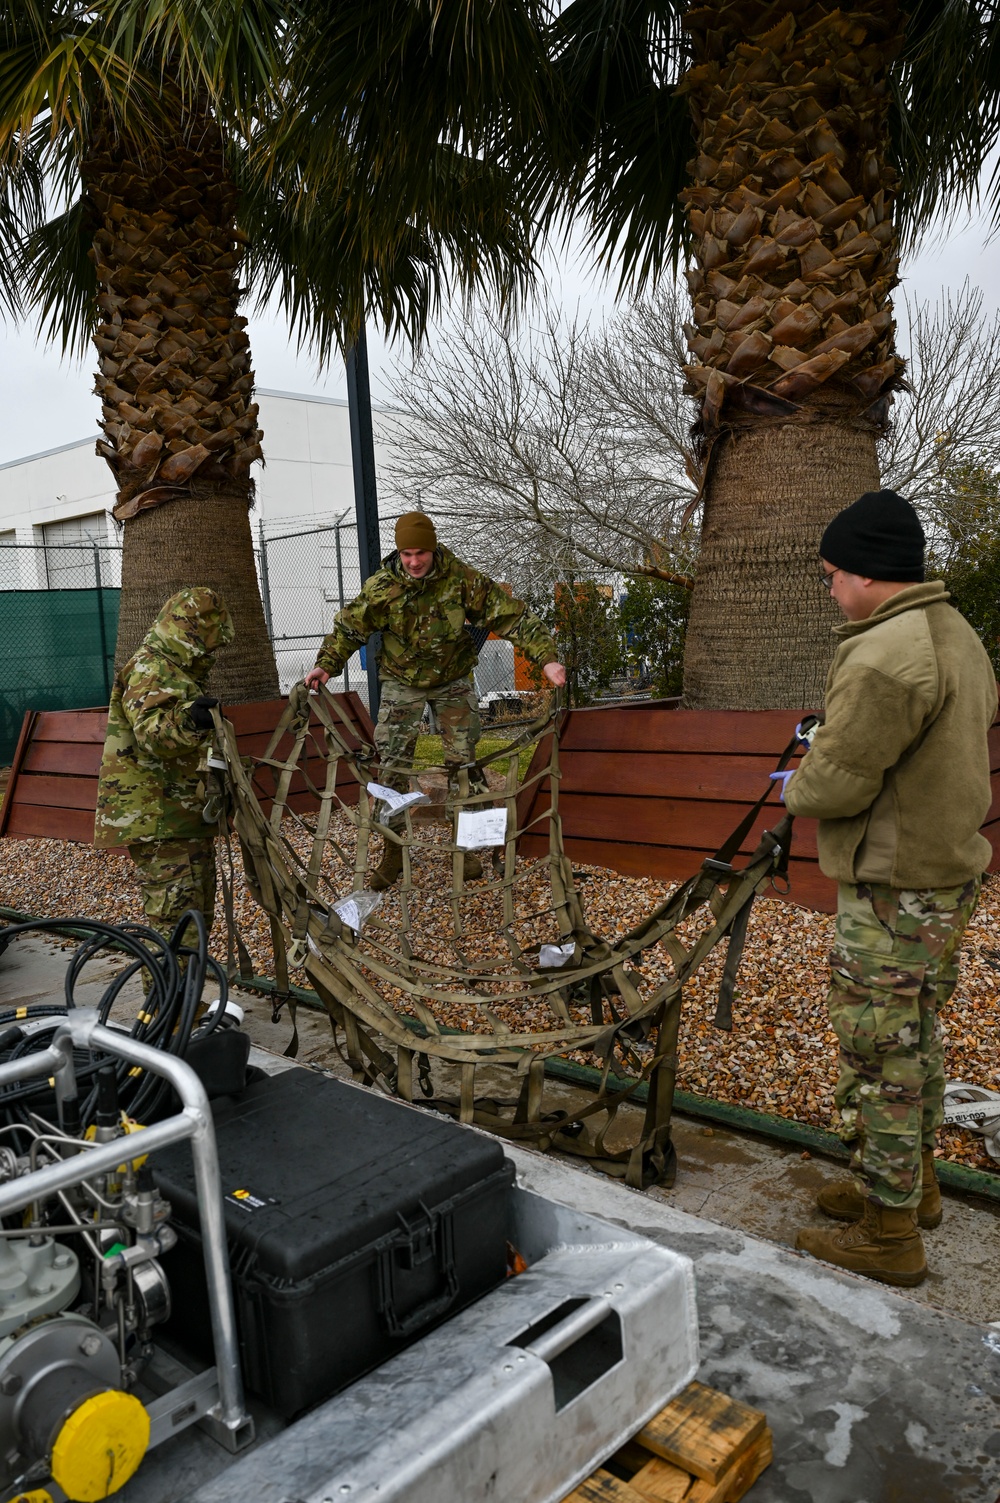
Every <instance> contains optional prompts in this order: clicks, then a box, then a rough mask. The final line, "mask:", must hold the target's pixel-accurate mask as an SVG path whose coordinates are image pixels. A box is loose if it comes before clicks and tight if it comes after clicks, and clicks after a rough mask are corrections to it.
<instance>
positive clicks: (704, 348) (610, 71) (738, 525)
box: [534, 0, 1000, 709]
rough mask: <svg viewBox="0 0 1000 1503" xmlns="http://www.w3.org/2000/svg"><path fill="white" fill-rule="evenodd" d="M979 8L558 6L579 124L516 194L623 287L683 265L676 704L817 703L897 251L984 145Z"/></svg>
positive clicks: (898, 366) (883, 412)
mask: <svg viewBox="0 0 1000 1503" xmlns="http://www.w3.org/2000/svg"><path fill="white" fill-rule="evenodd" d="M994 10H995V8H994V7H992V6H989V5H986V4H976V3H973V0H967V3H957V0H914V3H912V4H910V5H909V6H908V7H907V8H906V9H905V10H904V9H903V8H902V7H901V6H900V5H898V4H897V3H895V0H881V3H880V4H879V5H877V6H876V5H859V4H857V3H855V4H853V5H852V4H846V5H838V4H837V3H836V0H784V3H775V4H771V3H768V0H729V3H726V0H722V3H718V4H701V5H693V6H684V5H682V4H679V3H670V0H667V3H659V4H652V3H651V4H646V5H643V4H635V3H633V0H571V3H570V4H569V5H568V6H567V7H566V8H565V10H563V11H562V13H561V15H560V16H559V17H558V18H557V20H556V21H555V23H554V25H553V28H552V32H551V36H550V48H551V54H552V57H553V61H554V67H555V70H556V72H557V74H558V75H559V77H560V79H561V83H562V87H563V89H564V91H565V94H566V96H567V97H568V98H569V99H570V100H572V101H573V109H572V110H566V111H564V112H563V113H562V115H561V117H560V118H561V120H562V122H563V128H562V130H561V131H560V133H559V134H558V135H557V136H556V137H555V140H554V144H553V146H552V149H551V151H550V153H549V157H548V159H547V161H546V162H545V163H544V164H543V165H542V166H539V165H537V163H536V165H535V168H534V171H535V176H536V179H538V178H540V177H541V178H544V177H546V176H547V187H548V191H549V193H550V196H551V199H552V200H555V199H556V198H558V197H559V196H560V195H565V194H566V192H567V185H568V191H569V193H570V194H571V196H572V198H573V200H574V201H575V202H576V203H578V204H580V205H582V206H583V208H584V209H585V210H586V212H587V213H588V215H589V216H590V222H591V227H592V235H593V243H594V246H595V248H596V250H597V251H598V253H599V254H600V255H601V257H602V258H603V259H604V261H605V262H606V264H608V265H609V266H615V267H617V268H618V270H619V272H620V275H621V278H622V281H623V283H629V284H631V285H632V286H636V285H639V286H641V285H642V284H643V283H644V282H645V281H647V280H649V279H650V278H652V277H655V276H656V275H657V274H659V273H660V272H661V271H662V270H663V269H664V268H665V267H667V266H668V265H670V264H671V262H673V263H674V264H676V260H677V258H678V256H679V254H680V253H681V250H682V248H683V249H686V251H687V253H688V257H689V270H688V273H687V279H688V284H689V287H690V291H691V295H692V303H693V314H692V318H691V322H690V324H689V326H688V330H687V333H688V343H689V349H690V363H689V364H688V365H687V367H686V371H687V375H688V380H689V389H690V391H691V393H692V395H693V396H694V397H695V400H696V414H697V437H698V441H699V445H700V459H701V466H700V475H699V477H698V478H699V480H700V487H701V490H700V494H701V499H702V502H703V521H702V538H701V553H700V558H699V565H698V571H697V578H696V584H695V590H694V596H693V601H692V609H691V618H690V624H689V627H688V637H687V655H686V660H685V677H684V685H685V700H686V703H688V704H689V705H691V706H692V707H696V708H731V709H755V708H778V707H782V706H791V707H800V706H803V705H810V704H818V703H819V702H820V700H821V698H822V691H823V681H824V675H825V670H826V667H827V664H828V662H829V658H830V653H831V642H830V635H829V628H830V625H831V624H832V622H833V619H834V617H833V615H832V613H831V607H830V604H829V602H828V601H827V599H826V598H825V595H824V592H823V591H822V590H821V589H820V588H819V586H818V584H817V581H816V578H815V575H816V570H817V567H818V560H817V554H816V547H817V540H818V538H819V536H820V534H821V532H822V530H823V527H824V526H825V524H826V522H827V521H828V520H829V519H830V517H831V516H832V515H833V514H834V513H835V512H836V511H838V510H839V509H840V508H841V507H842V506H844V505H847V504H848V503H849V502H851V501H852V500H854V499H855V498H856V497H857V496H858V495H859V494H860V493H861V492H862V491H864V490H869V489H874V488H877V487H878V484H879V469H878V457H877V447H876V446H877V443H878V440H879V437H880V436H881V435H882V434H883V433H884V431H885V428H886V424H887V422H888V420H889V414H890V410H891V397H892V392H893V390H894V388H896V387H898V386H899V384H900V382H901V381H902V379H903V361H902V360H901V359H900V357H899V355H898V354H897V352H896V349H895V343H894V332H895V325H894V321H893V315H892V303H891V296H890V294H891V291H892V288H893V286H894V285H895V283H896V281H897V265H898V257H899V253H900V238H901V235H903V234H904V233H905V234H906V235H907V236H909V237H910V238H912V237H913V235H914V234H915V233H916V232H917V231H918V230H919V229H920V228H921V227H922V226H924V225H926V224H927V222H928V221H929V220H930V219H931V218H932V217H933V215H934V214H935V213H937V212H938V211H942V212H943V211H946V210H947V209H948V208H951V207H953V206H957V205H958V204H959V203H960V202H962V201H963V200H965V201H967V200H968V197H969V194H970V193H971V192H972V191H973V190H974V186H975V184H976V181H977V177H978V173H979V170H980V168H981V166H982V163H983V160H984V158H985V156H986V153H987V151H988V148H989V145H990V143H991V141H992V140H994V139H995V136H996V114H997V101H998V87H997V85H998V83H1000V77H998V73H997V67H996V62H995V51H994V45H993V34H992V33H993V30H994V29H995V24H996V21H995V16H994Z"/></svg>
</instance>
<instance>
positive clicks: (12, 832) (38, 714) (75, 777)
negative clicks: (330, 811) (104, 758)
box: [0, 693, 372, 845]
mask: <svg viewBox="0 0 1000 1503" xmlns="http://www.w3.org/2000/svg"><path fill="white" fill-rule="evenodd" d="M337 698H338V699H339V700H340V702H341V704H342V705H343V706H344V708H345V709H346V710H347V713H348V715H349V716H350V718H351V720H352V721H353V722H354V724H355V725H356V726H358V728H359V730H360V733H361V737H362V738H363V739H364V740H365V741H369V742H370V741H371V737H372V724H371V721H370V720H369V718H368V711H367V710H366V709H365V706H364V702H363V701H362V700H361V699H359V698H358V696H357V694H353V693H352V694H340V695H338V696H337ZM286 704H287V700H284V699H267V700H260V701H258V702H257V703H255V704H246V705H231V706H230V705H227V706H226V715H227V716H228V718H229V719H230V720H231V721H232V723H233V725H234V727H235V729H236V738H237V741H238V743H239V748H240V752H241V753H242V755H243V756H253V757H260V756H263V754H264V752H265V751H266V750H267V744H268V741H269V740H270V738H271V733H272V732H273V730H274V727H275V726H276V725H277V723H278V720H279V719H280V717H281V715H282V713H283V712H284V710H285V707H286ZM107 723H108V712H107V709H106V708H105V709H98V710H40V711H37V710H29V711H28V712H27V714H26V715H25V717H24V724H23V725H22V727H21V735H20V739H19V740H18V743H17V750H16V752H15V753H14V761H13V763H12V765H11V771H10V782H9V783H8V785H7V793H6V797H5V798H4V801H3V804H2V805H0V836H4V835H6V836H10V837H11V838H14V839H24V838H25V837H26V836H32V835H34V836H47V837H48V838H49V839H50V840H75V841H80V842H81V843H83V844H86V845H89V844H91V843H92V842H93V839H94V810H95V808H96V807H97V774H98V771H99V769H100V766H101V752H102V751H103V749H104V733H105V731H106V729H107ZM313 724H314V726H315V727H316V730H317V732H318V733H320V734H322V728H321V727H320V724H319V722H318V721H314V722H313ZM290 744H291V743H290V740H289V739H288V738H285V739H283V740H282V741H281V742H280V743H279V746H278V754H279V756H280V755H281V754H282V753H283V752H284V751H285V750H286V749H287V748H289V747H290ZM307 745H308V743H307ZM310 750H311V748H310ZM306 766H307V768H308V771H309V776H310V778H311V779H312V780H313V782H314V783H315V782H317V781H318V783H319V786H322V784H323V782H324V780H325V773H324V763H323V760H322V758H321V757H320V756H319V755H318V754H316V753H313V754H311V755H310V756H309V757H308V759H307V761H306ZM257 786H258V787H259V788H260V790H261V792H262V794H263V798H262V800H261V802H262V805H263V808H264V810H265V812H266V811H267V810H268V809H269V808H270V799H269V798H268V797H267V795H268V794H269V793H273V792H274V773H273V772H272V770H271V769H270V768H269V767H264V768H261V769H259V771H258V773H257ZM337 791H338V793H339V795H340V797H341V798H342V799H343V800H344V802H345V803H356V802H357V797H358V783H357V780H356V779H355V778H354V776H353V775H352V774H351V773H350V771H349V770H348V769H347V768H346V767H344V766H343V764H341V766H340V767H339V768H338V770H337ZM288 802H289V805H290V807H291V808H292V809H295V810H296V811H301V810H304V809H313V808H315V807H316V799H315V798H314V796H313V795H312V794H311V793H310V792H309V790H308V788H307V787H306V783H305V780H304V778H303V776H302V774H301V772H297V773H295V774H294V776H293V778H292V784H291V792H290V796H289V800H288Z"/></svg>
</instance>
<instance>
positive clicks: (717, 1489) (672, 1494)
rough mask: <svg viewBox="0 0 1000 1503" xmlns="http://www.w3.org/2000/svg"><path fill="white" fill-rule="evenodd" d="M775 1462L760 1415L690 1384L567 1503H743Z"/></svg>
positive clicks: (768, 1434)
mask: <svg viewBox="0 0 1000 1503" xmlns="http://www.w3.org/2000/svg"><path fill="white" fill-rule="evenodd" d="M772 1454H773V1451H772V1440H771V1431H770V1430H769V1429H768V1425H767V1418H766V1416H765V1415H764V1414H762V1412H761V1411H760V1410H759V1409H750V1408H748V1407H747V1405H746V1404H741V1403H739V1402H738V1401H737V1400H736V1399H730V1398H727V1397H726V1395H725V1394H722V1393H717V1392H716V1391H715V1389H714V1388H706V1387H705V1385H704V1383H689V1384H688V1386H687V1388H685V1390H684V1392H683V1393H682V1394H680V1395H678V1397H677V1398H676V1399H674V1400H673V1402H672V1403H670V1404H668V1405H667V1407H666V1409H661V1410H660V1412H659V1414H657V1415H655V1416H654V1417H653V1419H651V1420H650V1421H649V1424H648V1425H646V1426H645V1428H644V1429H642V1430H640V1431H639V1434H638V1435H637V1436H636V1437H635V1439H634V1440H632V1441H629V1442H628V1444H627V1445H625V1446H623V1447H622V1449H621V1450H620V1451H616V1452H615V1454H614V1456H612V1457H611V1458H610V1460H609V1461H607V1462H606V1463H605V1465H604V1466H603V1467H601V1468H599V1470H598V1471H596V1472H594V1473H593V1474H592V1475H591V1476H590V1477H588V1478H587V1479H586V1481H585V1482H581V1483H580V1485H579V1487H577V1488H576V1489H575V1490H574V1491H573V1492H571V1493H570V1494H569V1496H568V1497H567V1498H566V1499H564V1503H737V1500H738V1499H740V1498H742V1497H743V1496H744V1494H745V1493H746V1492H748V1491H749V1489H750V1488H751V1487H752V1486H753V1484H754V1483H755V1482H756V1481H757V1478H758V1477H759V1476H760V1474H761V1472H762V1471H763V1470H764V1468H765V1467H766V1466H767V1465H768V1464H769V1462H770V1460H771V1456H772Z"/></svg>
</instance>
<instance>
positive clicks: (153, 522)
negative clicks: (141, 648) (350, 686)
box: [116, 486, 278, 705]
mask: <svg viewBox="0 0 1000 1503" xmlns="http://www.w3.org/2000/svg"><path fill="white" fill-rule="evenodd" d="M192 489H194V490H195V491H196V494H194V495H191V496H187V497H184V498H183V499H181V500H179V501H172V502H171V503H170V505H169V506H156V507H153V508H151V509H150V510H149V511H143V512H140V513H139V514H138V516H136V517H134V518H133V519H132V521H131V522H126V523H125V539H124V543H125V546H124V549H123V552H122V594H121V609H120V615H119V621H118V651H117V655H116V661H117V663H119V664H121V663H123V662H126V661H127V660H128V658H129V657H131V655H132V653H133V652H134V651H135V649H136V648H137V647H138V645H139V643H140V642H141V641H142V639H143V637H144V636H145V635H146V632H147V631H148V630H149V627H150V624H151V622H152V620H153V618H154V616H155V615H156V613H157V612H158V610H159V609H160V606H161V605H162V604H163V603H164V601H165V600H168V599H169V598H170V596H171V595H173V594H174V593H175V591H177V590H180V589H183V588H184V587H185V586H186V585H200V584H204V585H210V586H212V588H213V589H217V590H221V592H222V595H223V597H224V599H225V602H226V604H227V605H228V607H229V610H230V613H231V615H232V618H233V621H234V622H235V624H236V636H235V638H234V640H233V642H232V643H231V644H230V645H229V646H228V647H223V648H221V649H220V650H219V652H218V654H217V656H216V659H215V663H214V665H213V667H212V672H211V675H210V677H209V681H208V687H209V690H210V692H212V693H214V694H216V695H218V697H219V699H221V700H222V702H223V704H224V705H227V704H228V705H233V704H247V703H249V702H250V701H252V700H258V699H274V698H275V696H276V695H277V693H278V684H277V674H276V671H275V665H274V653H273V651H272V649H271V643H270V640H269V638H268V635H267V629H266V627H265V624H264V612H263V608H262V606H261V599H260V590H259V588H258V585H257V571H256V568H255V564H254V552H253V540H252V536H251V532H250V527H249V524H248V522H247V492H246V487H245V486H243V487H241V486H233V487H232V489H231V490H229V491H226V490H225V489H223V488H222V487H217V488H213V489H212V490H211V491H209V492H207V494H198V493H197V492H198V490H200V488H198V487H192Z"/></svg>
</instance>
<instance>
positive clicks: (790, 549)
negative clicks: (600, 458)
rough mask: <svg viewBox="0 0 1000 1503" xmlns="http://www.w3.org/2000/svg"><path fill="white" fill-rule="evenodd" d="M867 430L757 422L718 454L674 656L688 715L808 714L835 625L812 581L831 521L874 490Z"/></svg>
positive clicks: (819, 694)
mask: <svg viewBox="0 0 1000 1503" xmlns="http://www.w3.org/2000/svg"><path fill="white" fill-rule="evenodd" d="M875 443H876V435H875V433H874V431H873V430H872V428H871V425H863V424H860V423H854V424H852V423H850V422H817V423H813V424H809V425H802V424H798V423H794V424H793V423H789V424H780V425H779V424H775V425H773V426H765V425H761V426H759V427H756V428H751V429H747V430H744V431H743V432H741V433H740V434H739V435H738V436H734V437H733V438H732V439H730V440H729V441H728V442H726V443H725V444H724V445H722V446H721V451H720V452H719V453H718V457H717V458H715V459H714V460H713V465H712V475H711V481H710V485H709V486H708V487H707V495H706V499H705V517H704V523H703V528H702V545H701V553H700V555H699V560H698V575H697V582H696V586H695V590H694V594H693V597H692V600H691V616H690V619H689V623H688V630H687V642H686V650H685V657H684V704H685V705H686V706H687V707H689V708H693V709H699V710H729V709H740V710H778V709H793V710H796V709H809V708H813V707H815V708H817V709H818V708H819V707H820V706H821V705H822V703H823V687H824V682H825V679H826V672H827V669H828V668H829V666H830V659H831V657H832V656H833V649H834V646H835V645H836V643H835V639H834V638H833V637H832V635H831V629H832V627H833V626H834V625H835V624H836V622H837V621H839V620H840V619H841V617H840V614H839V612H838V611H837V609H836V607H835V606H834V605H833V602H832V601H831V600H830V597H829V594H828V593H827V591H826V590H825V589H824V588H823V585H822V583H821V581H820V579H819V572H820V562H819V552H818V548H817V544H818V541H819V538H820V536H821V534H822V532H823V529H824V528H825V526H826V524H827V522H828V521H829V520H830V518H831V517H832V516H833V515H834V514H835V513H836V512H837V511H839V510H840V509H841V508H842V507H844V506H849V505H850V503H851V502H852V501H855V500H857V498H858V496H860V495H861V494H862V492H863V491H867V490H877V489H878V483H879V482H878V456H877V453H876V447H875Z"/></svg>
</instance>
